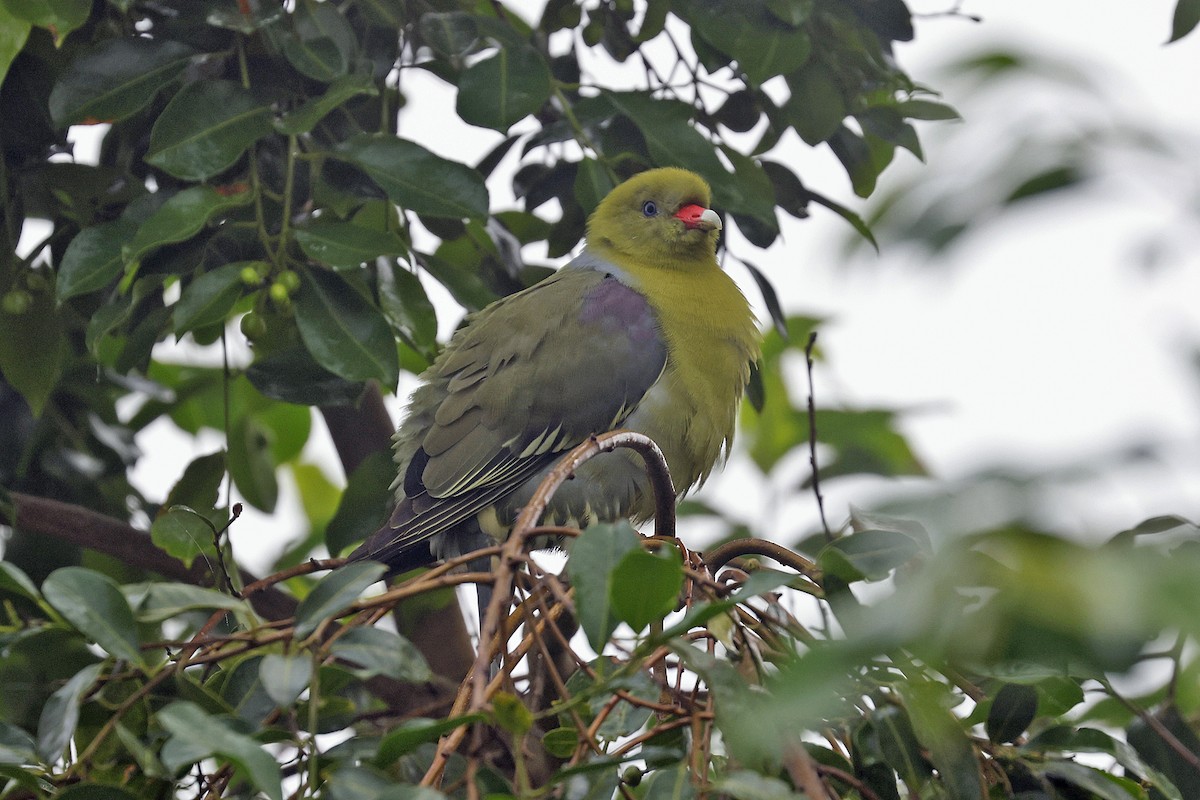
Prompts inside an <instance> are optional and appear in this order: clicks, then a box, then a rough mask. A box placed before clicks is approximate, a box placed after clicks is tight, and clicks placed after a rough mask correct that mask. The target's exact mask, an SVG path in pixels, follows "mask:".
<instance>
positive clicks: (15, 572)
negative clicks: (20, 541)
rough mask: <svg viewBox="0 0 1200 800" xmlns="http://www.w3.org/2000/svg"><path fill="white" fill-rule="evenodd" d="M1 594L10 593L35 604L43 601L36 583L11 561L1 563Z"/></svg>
mask: <svg viewBox="0 0 1200 800" xmlns="http://www.w3.org/2000/svg"><path fill="white" fill-rule="evenodd" d="M0 592H9V593H11V594H15V595H17V596H19V597H24V598H25V599H26V600H32V601H33V602H35V603H37V602H40V601H41V599H42V598H41V595H40V594H38V590H37V586H36V585H35V584H34V582H33V581H32V580H30V578H29V576H28V575H26V574H25V573H24V572H23V571H22V570H21V568H20V567H18V566H17V565H16V564H13V563H12V562H11V561H0Z"/></svg>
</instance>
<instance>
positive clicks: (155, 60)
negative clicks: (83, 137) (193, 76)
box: [50, 37, 196, 128]
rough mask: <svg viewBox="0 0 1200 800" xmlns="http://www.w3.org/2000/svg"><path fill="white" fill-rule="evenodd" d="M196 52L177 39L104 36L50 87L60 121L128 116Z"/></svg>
mask: <svg viewBox="0 0 1200 800" xmlns="http://www.w3.org/2000/svg"><path fill="white" fill-rule="evenodd" d="M195 54H196V51H195V50H193V49H192V48H191V47H188V46H187V45H185V44H183V43H182V42H178V41H173V40H171V39H150V38H145V37H136V38H123V39H103V40H101V41H99V42H97V43H96V44H95V45H94V46H92V47H90V48H89V49H88V50H86V51H85V52H83V53H81V54H80V55H78V56H76V57H75V58H73V59H71V60H70V61H68V62H67V67H66V69H65V70H63V72H62V74H61V75H60V76H59V78H58V81H57V82H56V83H55V85H54V90H53V91H52V92H51V93H50V114H51V116H52V117H53V118H54V124H55V125H57V126H59V127H60V128H65V127H67V126H68V125H79V124H94V123H97V122H117V121H119V120H123V119H125V118H126V117H129V116H131V115H133V114H135V113H136V112H138V111H140V110H142V109H143V108H145V106H146V105H147V104H148V103H149V102H150V101H151V100H153V99H154V96H155V94H157V93H158V92H159V91H160V90H162V89H163V87H165V86H167V85H169V84H171V83H173V82H174V81H175V80H176V79H177V78H178V77H179V74H180V73H181V72H183V70H184V68H185V67H187V65H188V63H189V62H190V61H191V59H192V57H193V56H194V55H195Z"/></svg>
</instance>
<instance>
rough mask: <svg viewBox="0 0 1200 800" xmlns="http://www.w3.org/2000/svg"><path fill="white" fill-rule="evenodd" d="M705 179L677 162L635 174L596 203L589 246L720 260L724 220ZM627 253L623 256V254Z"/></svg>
mask: <svg viewBox="0 0 1200 800" xmlns="http://www.w3.org/2000/svg"><path fill="white" fill-rule="evenodd" d="M711 203H712V193H711V192H710V191H709V188H708V184H707V183H705V182H704V179H703V178H701V177H700V176H699V175H697V174H695V173H694V172H688V171H687V170H685V169H678V168H676V167H663V168H661V169H652V170H648V171H646V172H642V173H639V174H638V175H634V176H633V177H632V178H630V179H629V180H627V181H625V182H624V183H622V184H621V185H620V186H618V187H617V188H615V189H613V190H612V191H611V192H609V194H608V196H607V197H605V198H604V200H602V201H601V202H600V205H598V206H596V210H595V211H594V212H592V216H591V218H590V219H588V228H587V240H588V246H589V247H591V248H592V249H594V250H596V251H598V252H599V253H601V254H608V255H610V256H616V257H617V260H618V261H625V260H626V259H636V260H638V261H639V262H641V263H643V264H653V265H654V266H656V267H667V268H672V267H673V268H677V269H695V268H697V267H698V266H699V267H707V266H709V265H712V264H714V263H715V253H716V250H717V235H718V232H719V231H720V229H721V220H720V218H719V217H718V216H717V213H716V212H715V211H713V210H712V209H711V208H709V205H710V204H711ZM621 256H624V258H621Z"/></svg>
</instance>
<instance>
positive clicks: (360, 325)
mask: <svg viewBox="0 0 1200 800" xmlns="http://www.w3.org/2000/svg"><path fill="white" fill-rule="evenodd" d="M301 278H302V285H301V289H300V293H299V295H298V296H297V298H296V312H297V313H296V324H297V326H298V327H299V328H300V337H301V338H302V339H303V340H304V346H305V347H307V348H308V351H309V352H310V353H312V355H313V357H314V358H315V359H316V360H317V363H318V364H320V365H321V366H322V367H325V368H326V369H328V370H329V371H331V372H333V373H334V374H336V375H340V376H341V377H343V378H345V379H347V380H351V381H363V380H368V379H370V378H375V379H378V380H379V382H380V383H382V384H383V385H384V386H385V387H387V388H389V389H392V388H394V387H395V386H396V382H397V380H399V377H400V362H399V356H398V355H397V353H396V340H395V339H394V338H393V337H392V329H391V326H389V325H388V322H387V319H385V318H384V316H383V313H382V312H381V311H380V310H379V308H378V307H377V306H375V305H374V304H373V303H372V302H371V301H370V300H369V299H368V298H366V297H365V296H364V295H363V294H362V293H361V292H360V291H359V290H358V289H357V288H356V287H355V286H353V285H352V284H350V283H348V282H347V281H346V280H345V279H344V278H342V277H341V276H339V275H337V274H336V273H334V272H330V271H329V270H324V269H305V270H303V271H302V272H301Z"/></svg>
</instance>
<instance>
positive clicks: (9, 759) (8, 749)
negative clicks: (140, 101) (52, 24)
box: [0, 11, 65, 765]
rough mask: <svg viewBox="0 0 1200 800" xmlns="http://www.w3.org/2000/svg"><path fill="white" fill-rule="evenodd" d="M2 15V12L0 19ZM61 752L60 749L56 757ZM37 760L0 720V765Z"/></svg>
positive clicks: (16, 731) (31, 746)
mask: <svg viewBox="0 0 1200 800" xmlns="http://www.w3.org/2000/svg"><path fill="white" fill-rule="evenodd" d="M2 15H3V12H2V11H0V17H2ZM0 563H3V562H0ZM64 746H65V745H64ZM61 752H62V750H61V749H60V750H58V751H56V753H55V755H58V754H59V753H61ZM37 758H38V756H37V745H36V744H35V743H34V741H33V737H32V736H30V735H29V734H28V733H26V732H25V731H24V730H22V729H21V728H18V727H17V726H16V725H13V724H11V723H9V722H5V721H4V720H0V765H4V764H32V763H33V762H35V761H37Z"/></svg>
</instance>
